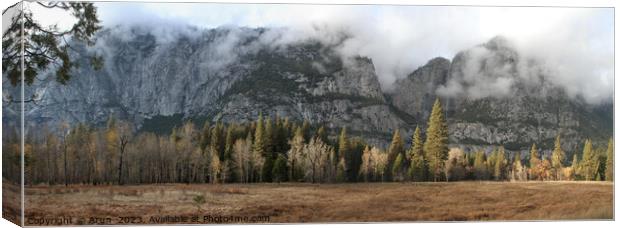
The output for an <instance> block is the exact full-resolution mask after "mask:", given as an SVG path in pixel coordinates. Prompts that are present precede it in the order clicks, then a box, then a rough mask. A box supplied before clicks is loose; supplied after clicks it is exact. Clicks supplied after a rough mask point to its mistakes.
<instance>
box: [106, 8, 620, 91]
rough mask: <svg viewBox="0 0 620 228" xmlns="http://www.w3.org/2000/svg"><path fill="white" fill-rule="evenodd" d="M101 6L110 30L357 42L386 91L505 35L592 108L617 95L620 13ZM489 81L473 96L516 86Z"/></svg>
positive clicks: (346, 49) (347, 45)
mask: <svg viewBox="0 0 620 228" xmlns="http://www.w3.org/2000/svg"><path fill="white" fill-rule="evenodd" d="M97 6H98V7H99V13H100V15H101V19H102V21H103V23H104V25H106V26H110V25H115V24H127V23H148V24H152V25H154V26H158V27H166V26H172V27H174V26H177V27H178V25H182V24H189V25H193V26H197V27H199V28H213V27H219V26H247V27H278V28H280V29H278V30H274V31H277V32H272V33H267V34H265V35H263V36H262V37H261V42H263V43H265V44H271V43H275V44H287V43H291V42H297V41H300V40H303V39H307V38H315V39H320V40H322V41H323V42H326V43H332V44H333V43H336V42H337V41H339V40H340V39H341V38H342V36H341V35H342V34H343V32H344V33H346V34H348V35H350V36H351V38H350V39H348V40H346V42H344V43H342V44H341V45H340V46H338V50H339V51H340V52H341V53H342V54H344V56H354V55H362V56H368V57H370V58H371V59H372V60H373V62H374V63H375V67H376V70H377V73H378V75H379V77H380V82H381V83H382V86H383V87H384V88H385V89H389V88H390V86H391V85H392V84H393V82H394V81H395V80H396V79H397V78H401V77H404V76H406V75H407V74H409V73H410V72H412V71H413V70H415V69H416V68H417V67H419V66H421V65H422V64H424V63H426V62H427V61H428V60H429V59H431V58H434V57H437V56H442V57H446V58H452V57H453V56H454V55H455V54H456V53H457V52H458V51H461V50H465V49H468V48H471V47H473V46H475V45H477V44H480V43H483V42H486V41H487V40H489V39H490V38H492V37H494V36H497V35H502V36H504V37H507V38H508V39H509V40H511V41H513V43H514V45H515V47H516V48H517V49H518V50H519V53H520V54H521V55H522V56H523V57H525V58H532V59H536V60H537V61H540V62H544V63H545V69H543V70H544V71H545V72H548V73H549V75H548V76H549V77H550V78H551V79H552V80H553V81H554V82H555V83H556V84H558V85H560V86H563V87H565V88H566V90H567V92H568V93H569V94H571V95H581V96H583V97H584V98H585V99H586V100H588V101H591V102H598V101H602V100H609V99H610V98H611V97H612V94H613V84H612V82H613V74H614V67H613V62H614V59H613V56H614V55H613V54H614V52H613V32H614V30H613V29H614V28H613V16H614V14H613V9H611V8H558V7H555V8H553V7H466V6H446V7H442V6H390V5H380V6H379V5H300V4H296V5H291V4H289V5H286V4H215V3H123V2H117V3H112V2H100V3H97ZM282 31H287V32H282ZM229 46H230V45H229ZM224 51H225V50H224ZM524 66H525V65H521V66H520V67H521V68H520V72H522V75H521V76H522V77H532V75H531V74H528V73H527V72H533V71H538V70H540V69H528V68H527V67H524ZM483 79H484V78H479V79H471V80H473V82H475V83H478V84H479V85H477V86H478V87H475V86H474V87H471V88H470V89H472V88H473V89H477V90H481V91H486V92H483V93H481V94H477V95H479V96H485V93H487V92H489V93H493V94H495V93H496V92H498V91H504V90H496V89H497V88H502V87H507V86H508V85H510V83H511V81H510V80H508V79H506V78H503V79H499V80H492V81H484V80H483ZM453 86H457V85H453ZM489 86H490V87H489ZM463 89H465V88H463ZM473 89H472V90H473Z"/></svg>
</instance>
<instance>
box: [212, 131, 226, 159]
mask: <svg viewBox="0 0 620 228" xmlns="http://www.w3.org/2000/svg"><path fill="white" fill-rule="evenodd" d="M223 138H224V136H223V135H222V124H221V123H220V122H218V123H216V124H215V126H214V127H213V129H211V140H210V141H211V144H210V145H209V148H210V150H211V151H212V152H213V153H215V154H217V157H218V158H220V161H221V159H222V158H223V157H224V156H223V155H224V153H223V151H224V148H222V145H221V144H220V142H221V141H222V139H223Z"/></svg>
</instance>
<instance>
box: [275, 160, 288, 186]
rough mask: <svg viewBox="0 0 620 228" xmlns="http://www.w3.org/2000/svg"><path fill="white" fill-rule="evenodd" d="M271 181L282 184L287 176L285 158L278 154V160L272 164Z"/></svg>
mask: <svg viewBox="0 0 620 228" xmlns="http://www.w3.org/2000/svg"><path fill="white" fill-rule="evenodd" d="M272 176H273V181H275V182H278V183H280V182H282V181H286V177H287V176H288V174H287V166H286V157H284V155H282V154H279V155H278V158H277V159H276V160H275V162H274V164H273V170H272Z"/></svg>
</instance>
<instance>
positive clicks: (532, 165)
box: [530, 143, 540, 179]
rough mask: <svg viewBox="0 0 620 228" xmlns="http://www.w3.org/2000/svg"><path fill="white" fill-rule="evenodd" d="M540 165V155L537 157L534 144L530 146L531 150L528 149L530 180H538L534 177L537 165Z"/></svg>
mask: <svg viewBox="0 0 620 228" xmlns="http://www.w3.org/2000/svg"><path fill="white" fill-rule="evenodd" d="M539 163H540V155H538V149H537V148H536V143H533V144H532V148H531V149H530V178H531V179H538V177H537V176H536V173H537V172H536V168H538V164H539Z"/></svg>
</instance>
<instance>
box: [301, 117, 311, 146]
mask: <svg viewBox="0 0 620 228" xmlns="http://www.w3.org/2000/svg"><path fill="white" fill-rule="evenodd" d="M301 131H302V132H303V133H304V142H308V141H310V122H309V121H308V120H306V119H304V123H303V124H302V125H301Z"/></svg>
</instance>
